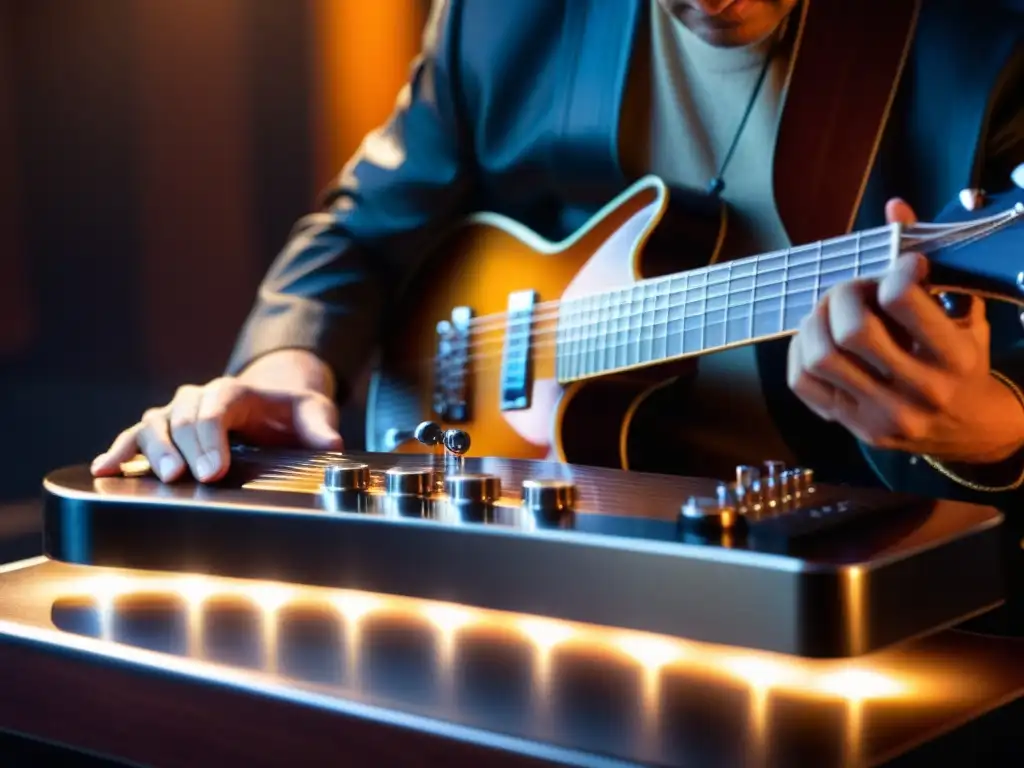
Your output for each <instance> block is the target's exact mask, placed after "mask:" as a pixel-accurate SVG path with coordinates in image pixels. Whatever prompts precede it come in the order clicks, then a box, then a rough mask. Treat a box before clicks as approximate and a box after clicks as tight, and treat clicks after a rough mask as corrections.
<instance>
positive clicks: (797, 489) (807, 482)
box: [793, 467, 814, 494]
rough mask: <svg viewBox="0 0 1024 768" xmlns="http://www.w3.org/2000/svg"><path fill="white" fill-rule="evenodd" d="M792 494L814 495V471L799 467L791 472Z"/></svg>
mask: <svg viewBox="0 0 1024 768" xmlns="http://www.w3.org/2000/svg"><path fill="white" fill-rule="evenodd" d="M793 491H794V493H800V494H805V493H814V470H813V469H807V468H805V467H800V468H799V469H794V470H793Z"/></svg>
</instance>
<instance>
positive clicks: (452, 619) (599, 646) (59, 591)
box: [50, 569, 944, 702]
mask: <svg viewBox="0 0 1024 768" xmlns="http://www.w3.org/2000/svg"><path fill="white" fill-rule="evenodd" d="M50 588H52V589H53V590H54V593H55V597H58V598H76V597H78V598H81V597H89V598H92V599H94V600H96V601H97V603H98V606H99V607H100V609H101V610H103V611H109V610H110V608H111V607H112V603H113V601H114V600H115V599H116V598H117V597H119V596H122V595H130V594H140V593H146V594H153V593H156V592H167V593H172V594H175V595H178V596H180V597H181V598H182V599H183V600H184V601H185V602H186V603H187V604H188V605H189V606H190V608H192V609H194V610H200V611H201V610H203V608H202V606H203V604H204V603H205V602H206V601H207V600H209V599H210V598H215V597H222V598H223V597H231V598H236V599H241V600H246V601H248V602H250V603H251V604H252V605H253V606H254V607H256V608H257V609H258V610H260V611H261V612H262V613H263V614H264V617H265V618H266V619H270V618H272V617H273V615H274V613H275V612H277V611H279V610H280V609H282V608H284V607H285V606H287V605H288V604H289V603H291V602H293V601H302V602H303V603H304V604H308V603H310V602H312V603H320V604H323V605H327V606H333V607H334V608H335V609H336V610H337V612H338V613H339V614H340V616H341V617H342V618H343V619H344V620H345V621H346V622H347V623H349V624H350V625H352V626H354V625H355V624H357V623H358V622H360V621H361V620H363V619H365V618H366V617H368V616H370V615H372V614H374V613H377V612H387V613H388V614H390V615H404V616H406V617H409V618H416V617H418V618H420V619H425V620H426V621H428V622H429V623H430V624H431V625H432V626H434V627H435V628H436V629H437V630H438V631H439V632H440V633H442V634H443V635H444V636H445V637H448V638H454V637H455V636H457V635H458V633H459V632H462V631H464V630H467V629H469V628H474V627H481V626H482V627H485V628H491V629H499V630H502V631H505V632H512V633H515V634H518V635H521V636H522V637H524V638H525V639H526V640H527V641H528V642H529V643H530V644H531V645H532V646H533V647H534V648H535V649H536V651H537V652H538V653H540V654H541V655H543V656H550V655H551V653H552V652H554V651H556V650H557V649H558V648H559V647H560V646H562V645H563V644H567V643H571V644H572V645H573V646H574V647H577V648H583V649H584V650H586V651H587V652H592V653H594V654H602V653H603V654H613V655H614V656H616V657H618V658H619V659H622V658H628V659H631V660H633V661H634V662H635V663H636V664H637V665H638V667H640V668H641V669H642V670H644V671H645V672H646V673H648V674H657V673H660V672H661V671H662V670H665V669H667V668H670V667H676V666H678V667H680V668H681V670H682V671H684V672H687V673H697V674H702V675H706V676H709V677H711V678H714V679H722V680H732V681H735V682H739V683H740V684H743V685H746V686H748V687H750V689H751V690H752V691H765V690H769V689H770V690H776V691H785V692H786V693H788V694H791V695H803V696H813V697H821V698H838V699H845V700H847V701H851V702H864V701H873V700H880V699H887V700H893V699H901V698H907V697H910V696H914V697H915V698H916V699H917V700H920V698H921V697H922V696H923V695H926V694H927V691H928V690H930V689H937V688H936V683H935V682H934V681H933V680H929V679H928V676H927V675H922V674H920V673H917V674H915V673H914V672H912V671H908V670H905V669H900V668H898V665H896V664H894V663H893V662H892V661H889V662H886V660H885V656H884V652H883V654H872V655H870V656H866V657H860V658H856V659H852V660H851V659H842V660H811V659H801V658H797V657H790V656H785V655H781V654H773V653H766V652H760V651H748V650H742V649H737V648H730V647H726V646H716V645H711V644H707V643H698V642H694V641H690V640H681V639H678V638H672V637H665V636H660V635H652V634H649V633H641V632H629V631H622V630H619V629H612V628H607V627H598V626H592V625H583V624H577V623H570V622H565V621H557V620H554V619H548V618H542V617H537V616H527V615H522V614H513V613H504V612H499V611H489V610H482V609H477V608H471V607H467V606H462V605H454V604H450V603H441V602H436V601H427V600H415V599H411V598H404V597H396V596H390V595H380V594H371V593H366V592H357V591H352V590H337V589H325V588H318V587H317V588H314V587H304V586H296V585H286V584H279V583H273V582H246V581H242V580H236V579H225V578H214V577H204V576H195V575H174V574H170V575H168V574H156V573H149V572H134V571H116V570H113V569H104V570H103V571H101V572H100V573H98V574H96V575H89V576H83V577H81V578H71V579H66V580H62V581H60V582H59V583H55V584H51V585H50ZM939 687H943V686H939ZM943 688H944V687H943Z"/></svg>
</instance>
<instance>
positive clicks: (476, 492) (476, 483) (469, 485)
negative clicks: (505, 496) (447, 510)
mask: <svg viewBox="0 0 1024 768" xmlns="http://www.w3.org/2000/svg"><path fill="white" fill-rule="evenodd" d="M444 492H445V493H446V494H447V495H448V499H449V501H451V502H453V503H455V504H493V503H494V502H495V501H497V500H498V499H499V498H500V497H501V478H499V477H496V476H495V475H484V474H477V475H446V476H445V478H444Z"/></svg>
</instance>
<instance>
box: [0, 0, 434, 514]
mask: <svg viewBox="0 0 1024 768" xmlns="http://www.w3.org/2000/svg"><path fill="white" fill-rule="evenodd" d="M428 7H429V0H0V438H2V439H0V460H2V461H0V466H2V468H3V471H2V472H0V504H3V503H5V502H12V501H16V500H23V499H26V498H35V497H37V496H38V490H39V484H40V480H41V478H42V476H43V474H45V473H46V472H47V471H49V470H50V469H53V468H55V467H56V466H58V465H62V464H67V463H77V462H87V461H89V460H91V458H92V457H93V456H94V455H95V454H96V453H98V452H99V451H101V450H102V449H104V448H105V447H106V445H107V444H108V443H109V441H110V440H111V439H112V438H113V437H114V436H115V435H116V434H117V432H118V431H119V430H121V429H123V428H124V427H126V426H128V425H130V424H131V423H133V422H134V421H135V420H136V419H137V418H138V417H139V415H140V414H141V413H142V411H143V410H144V409H145V408H147V407H150V406H152V405H158V404H162V403H163V402H166V401H167V400H168V399H169V398H170V396H171V395H172V394H173V391H174V389H175V388H176V387H177V386H178V385H180V384H183V383H198V382H201V381H205V380H208V379H210V378H212V377H214V376H216V375H218V374H219V373H220V371H221V369H222V366H223V365H224V363H225V362H226V359H227V356H228V353H229V351H230V348H231V346H232V343H233V341H234V337H235V334H236V332H237V330H238V327H239V325H240V323H241V322H242V320H243V318H244V317H245V315H246V313H247V312H248V310H249V307H250V303H251V301H252V298H253V296H254V291H255V289H256V286H257V283H258V281H259V279H260V277H261V276H262V274H263V272H264V271H265V270H266V268H267V267H268V265H269V264H270V262H271V260H272V259H273V258H274V256H275V255H276V253H277V252H278V250H279V249H280V248H281V246H282V245H283V243H284V241H285V238H286V237H287V234H288V231H289V229H290V228H291V226H292V224H293V223H294V221H295V220H296V219H297V218H298V217H299V216H301V215H302V214H303V213H306V212H307V211H308V210H310V209H311V208H312V207H313V206H314V205H315V202H316V197H317V194H318V192H319V191H320V190H322V189H323V188H324V186H325V185H326V184H328V183H329V182H330V181H331V178H332V176H333V175H335V174H336V173H337V172H338V171H339V170H340V168H341V165H342V163H343V162H344V160H345V158H346V157H347V156H348V155H349V154H350V153H351V152H352V151H353V150H354V149H355V148H356V147H357V145H358V142H359V139H360V138H361V136H362V135H363V133H364V132H365V131H366V130H368V129H370V128H371V127H373V126H374V125H376V124H377V123H378V122H379V121H380V120H382V119H383V118H384V117H385V116H386V115H387V113H388V111H389V110H390V107H391V104H392V103H393V100H394V97H395V94H396V93H397V90H398V88H399V87H400V86H401V84H402V82H403V81H404V78H405V75H406V73H407V71H408V65H409V62H410V60H411V58H412V57H413V56H414V55H415V53H416V51H417V50H418V46H419V35H420V31H421V29H422V24H423V21H424V20H425V14H426V12H427V10H428ZM345 423H346V427H347V428H346V432H347V433H348V434H347V435H346V437H348V438H349V439H350V440H352V441H359V442H361V438H362V435H361V423H360V419H359V414H358V412H355V411H353V412H350V413H347V414H346V415H345Z"/></svg>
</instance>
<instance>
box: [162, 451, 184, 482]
mask: <svg viewBox="0 0 1024 768" xmlns="http://www.w3.org/2000/svg"><path fill="white" fill-rule="evenodd" d="M180 468H181V462H179V461H178V460H177V459H176V458H174V457H173V456H164V457H163V458H162V459H160V462H159V463H158V464H157V474H158V475H160V479H161V480H163V481H165V482H166V481H167V480H170V479H171V478H172V477H174V475H175V473H176V472H177V471H178V470H179V469H180Z"/></svg>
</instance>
